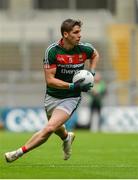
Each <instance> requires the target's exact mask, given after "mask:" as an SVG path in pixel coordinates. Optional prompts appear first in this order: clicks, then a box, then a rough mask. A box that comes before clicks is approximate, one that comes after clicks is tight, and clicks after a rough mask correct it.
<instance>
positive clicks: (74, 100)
mask: <svg viewBox="0 0 138 180" xmlns="http://www.w3.org/2000/svg"><path fill="white" fill-rule="evenodd" d="M81 26H82V23H81V21H79V20H74V19H66V20H65V21H63V22H62V24H61V35H62V38H61V39H60V40H59V41H58V42H56V43H53V44H51V45H50V46H49V47H48V48H47V49H46V51H45V57H44V60H43V67H44V74H45V81H46V94H45V111H46V114H47V117H48V123H47V124H46V125H45V127H44V128H43V129H42V130H40V131H38V132H37V133H35V134H34V135H33V136H32V137H31V138H30V139H29V140H28V141H27V142H26V143H25V144H24V145H23V146H22V147H20V148H19V149H17V150H14V151H11V152H7V153H5V158H6V161H7V162H12V161H15V160H16V159H18V158H19V157H21V156H22V155H24V154H25V153H28V152H29V151H31V150H33V149H34V148H36V147H38V146H40V145H41V144H43V143H45V142H46V141H47V140H48V138H49V137H50V136H51V135H52V133H55V134H57V135H58V136H59V137H60V138H61V140H62V141H63V147H62V148H63V152H64V157H63V159H64V160H68V159H69V158H70V156H71V145H72V142H73V140H74V138H75V134H74V133H73V132H68V131H67V130H66V128H65V126H64V123H65V122H66V121H67V120H68V119H69V118H70V117H71V115H72V113H73V112H74V110H76V108H77V107H78V105H79V103H80V99H81V92H87V91H88V90H89V89H90V88H91V84H90V83H88V84H85V85H84V84H82V81H83V80H84V79H81V80H79V81H77V82H75V83H73V82H72V78H73V75H74V73H75V72H77V71H78V70H82V69H84V63H85V61H86V60H87V59H89V60H90V63H89V64H90V69H91V73H92V74H93V75H94V74H95V68H96V64H97V62H98V60H99V55H98V52H97V51H96V49H95V48H93V47H92V46H90V45H88V44H83V43H80V39H81Z"/></svg>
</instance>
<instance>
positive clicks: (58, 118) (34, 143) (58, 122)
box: [5, 109, 69, 162]
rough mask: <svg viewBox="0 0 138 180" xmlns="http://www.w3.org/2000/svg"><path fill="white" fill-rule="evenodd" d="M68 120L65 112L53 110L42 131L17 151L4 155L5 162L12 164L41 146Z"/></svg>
mask: <svg viewBox="0 0 138 180" xmlns="http://www.w3.org/2000/svg"><path fill="white" fill-rule="evenodd" d="M68 118H69V115H68V114H67V113H66V112H65V111H63V110H60V109H55V110H54V111H53V114H52V116H51V118H50V119H49V121H48V124H47V125H46V127H45V128H44V129H42V130H41V131H39V132H37V133H35V134H34V135H33V136H32V137H31V139H29V141H27V143H26V144H25V145H24V146H23V147H21V148H19V149H17V150H16V151H12V152H7V153H5V158H6V160H7V162H12V161H14V160H16V159H18V158H19V157H20V156H22V155H23V154H24V153H26V152H28V151H30V150H32V149H34V148H36V147H38V146H40V145H41V144H43V143H44V142H45V141H47V139H48V138H49V137H50V135H51V134H52V133H53V132H55V131H56V130H57V129H59V128H60V127H61V126H62V125H63V124H64V123H65V122H66V121H67V120H68Z"/></svg>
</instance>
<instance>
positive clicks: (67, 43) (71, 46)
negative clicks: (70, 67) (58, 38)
mask: <svg viewBox="0 0 138 180" xmlns="http://www.w3.org/2000/svg"><path fill="white" fill-rule="evenodd" d="M62 46H63V48H64V49H66V50H70V49H73V48H74V45H72V44H70V43H69V42H68V41H66V40H64V39H63V45H62Z"/></svg>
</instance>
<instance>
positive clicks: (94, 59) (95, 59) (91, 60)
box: [90, 49, 99, 75]
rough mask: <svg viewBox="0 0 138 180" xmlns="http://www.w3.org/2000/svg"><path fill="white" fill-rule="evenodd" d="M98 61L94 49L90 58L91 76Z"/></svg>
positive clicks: (96, 52)
mask: <svg viewBox="0 0 138 180" xmlns="http://www.w3.org/2000/svg"><path fill="white" fill-rule="evenodd" d="M98 61H99V53H98V51H97V50H96V49H94V52H93V54H92V56H91V58H90V70H91V73H92V74H93V75H95V68H96V66H97V62H98Z"/></svg>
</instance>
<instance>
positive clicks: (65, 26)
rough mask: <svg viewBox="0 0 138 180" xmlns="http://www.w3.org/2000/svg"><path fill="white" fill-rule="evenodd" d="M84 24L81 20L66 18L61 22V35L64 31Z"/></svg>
mask: <svg viewBox="0 0 138 180" xmlns="http://www.w3.org/2000/svg"><path fill="white" fill-rule="evenodd" d="M76 25H77V26H80V27H81V26H82V22H81V21H80V20H73V19H66V20H65V21H63V22H62V24H61V35H62V36H63V34H64V32H70V31H71V30H72V29H73V27H74V26H76Z"/></svg>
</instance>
